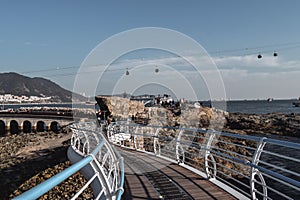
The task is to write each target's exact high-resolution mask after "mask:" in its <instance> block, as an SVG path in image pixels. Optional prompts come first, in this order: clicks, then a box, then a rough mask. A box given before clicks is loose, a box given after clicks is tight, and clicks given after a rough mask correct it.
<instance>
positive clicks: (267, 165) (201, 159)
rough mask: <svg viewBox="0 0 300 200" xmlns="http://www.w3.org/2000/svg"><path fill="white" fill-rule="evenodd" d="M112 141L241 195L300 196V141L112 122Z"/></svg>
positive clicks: (258, 196)
mask: <svg viewBox="0 0 300 200" xmlns="http://www.w3.org/2000/svg"><path fill="white" fill-rule="evenodd" d="M107 136H108V138H109V140H110V141H111V142H112V143H114V144H116V145H120V146H122V147H125V148H131V149H135V150H137V151H143V152H152V153H153V154H154V155H156V156H159V157H162V158H165V159H168V160H170V161H172V162H176V163H178V164H179V165H181V166H182V167H185V168H187V169H189V170H191V171H194V172H196V173H198V174H199V175H201V176H203V177H205V178H207V179H208V180H210V181H211V182H213V183H214V184H216V185H218V186H220V187H222V188H223V189H224V190H226V191H228V192H229V193H231V194H233V195H234V196H236V197H237V198H238V199H299V198H300V182H299V181H300V165H299V163H300V153H299V149H300V144H299V143H293V142H288V141H281V140H275V139H270V138H266V137H257V136H250V135H239V134H232V133H226V132H217V131H212V130H204V129H191V128H180V127H159V126H142V125H138V124H130V122H129V121H127V122H118V123H115V124H110V125H109V126H108V128H107Z"/></svg>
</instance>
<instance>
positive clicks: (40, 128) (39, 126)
mask: <svg viewBox="0 0 300 200" xmlns="http://www.w3.org/2000/svg"><path fill="white" fill-rule="evenodd" d="M46 130H47V126H46V123H45V122H44V121H37V123H36V132H45V131H46Z"/></svg>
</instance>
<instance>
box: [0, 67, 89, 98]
mask: <svg viewBox="0 0 300 200" xmlns="http://www.w3.org/2000/svg"><path fill="white" fill-rule="evenodd" d="M0 94H12V95H17V96H22V95H25V96H39V97H43V96H47V97H52V99H53V101H55V102H71V101H72V92H70V91H68V90H66V89H64V88H62V87H60V86H59V85H57V84H56V83H54V82H52V81H50V80H48V79H45V78H37V77H35V78H30V77H27V76H23V75H20V74H17V73H14V72H9V73H0ZM76 100H78V101H86V98H85V97H83V96H81V95H78V94H76Z"/></svg>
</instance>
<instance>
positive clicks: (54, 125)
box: [49, 121, 60, 133]
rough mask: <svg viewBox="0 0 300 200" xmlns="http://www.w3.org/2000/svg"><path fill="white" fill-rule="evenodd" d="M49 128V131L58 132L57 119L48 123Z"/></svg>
mask: <svg viewBox="0 0 300 200" xmlns="http://www.w3.org/2000/svg"><path fill="white" fill-rule="evenodd" d="M49 129H50V131H53V132H54V133H58V132H59V130H60V125H59V123H58V122H57V121H53V122H51V123H50V126H49Z"/></svg>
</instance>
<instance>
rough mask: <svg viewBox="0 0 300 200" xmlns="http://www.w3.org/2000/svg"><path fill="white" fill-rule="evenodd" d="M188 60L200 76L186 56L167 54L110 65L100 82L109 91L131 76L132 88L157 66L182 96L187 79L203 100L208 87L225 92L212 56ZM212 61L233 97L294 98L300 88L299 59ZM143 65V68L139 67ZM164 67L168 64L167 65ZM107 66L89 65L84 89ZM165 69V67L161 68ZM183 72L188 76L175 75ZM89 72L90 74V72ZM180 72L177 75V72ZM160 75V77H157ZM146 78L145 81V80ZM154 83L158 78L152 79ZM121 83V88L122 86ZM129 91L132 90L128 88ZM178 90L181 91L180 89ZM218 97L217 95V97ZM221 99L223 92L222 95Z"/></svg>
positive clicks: (254, 57)
mask: <svg viewBox="0 0 300 200" xmlns="http://www.w3.org/2000/svg"><path fill="white" fill-rule="evenodd" d="M186 58H188V60H192V61H193V63H196V64H198V65H199V66H201V68H200V69H201V71H200V72H201V75H200V76H199V74H197V73H196V70H195V69H194V68H193V67H192V66H191V65H190V64H189V63H188V62H186V61H185V60H184V59H182V58H180V57H167V58H158V59H126V60H120V61H119V62H115V63H113V65H112V66H110V68H109V70H111V71H110V72H107V74H106V75H105V77H104V78H103V79H102V82H101V83H100V87H102V88H103V89H102V90H101V91H105V90H106V91H108V93H109V92H111V90H109V89H108V87H109V86H112V85H114V84H116V81H118V80H121V79H124V80H125V79H126V78H128V77H129V78H131V79H132V80H131V82H130V83H129V82H128V86H130V88H131V89H130V90H132V88H135V87H136V88H137V87H139V86H136V85H134V84H133V83H132V81H136V83H140V84H147V83H146V82H145V81H146V80H147V81H148V82H149V80H150V79H146V78H149V77H150V76H152V75H154V76H155V73H154V69H155V68H156V66H158V68H159V69H160V71H159V76H160V77H161V78H163V79H165V80H162V84H164V86H166V82H168V83H169V84H170V88H172V90H173V91H175V90H176V89H175V88H180V89H181V90H182V91H181V92H180V94H179V96H180V98H182V96H189V97H190V96H191V95H190V94H191V91H189V89H188V87H186V86H184V85H183V83H184V82H186V81H187V80H188V81H189V82H190V84H192V86H193V89H194V90H196V93H197V92H198V93H201V94H203V95H202V98H203V99H207V98H209V92H210V91H209V88H211V89H212V90H214V91H217V93H220V94H222V86H221V85H220V84H216V81H215V80H216V77H217V78H218V73H217V71H216V69H215V68H213V67H212V66H211V65H212V64H213V62H212V61H211V60H210V58H209V57H198V56H192V55H191V56H187V57H186ZM212 60H213V61H214V62H215V63H216V65H217V66H218V69H219V71H220V73H221V75H222V79H223V81H224V85H225V89H226V96H227V98H230V99H257V98H268V97H273V98H294V97H298V96H299V95H300V94H299V91H300V79H299V77H300V61H299V60H288V61H287V60H285V59H284V58H280V57H272V56H264V57H263V58H262V59H257V57H256V56H254V55H246V56H227V57H213V58H212ZM141 66H143V67H142V68H143V70H142V71H139V70H138V68H139V67H141ZM164 66H166V67H165V68H164ZM104 68H105V66H103V65H101V64H100V65H94V66H87V67H86V68H85V70H83V71H84V72H85V73H86V76H85V77H86V80H87V83H86V85H85V86H83V89H84V88H88V85H89V84H90V83H89V80H90V79H89V78H90V77H91V76H97V72H100V71H101V70H102V71H103V70H104ZM126 68H129V71H130V75H129V76H128V77H126V76H124V74H125V71H126ZM162 69H163V70H162ZM178 73H179V74H181V75H182V76H184V77H185V79H181V78H180V77H176V76H177V75H178ZM89 74H90V75H89ZM176 74H177V75H176ZM156 78H157V77H156ZM124 80H123V82H122V84H121V85H118V92H124V90H126V87H127V85H126V82H124ZM143 81H144V82H143ZM153 81H154V82H158V80H156V79H155V77H154V79H153ZM121 86H122V87H121ZM127 91H129V90H127ZM177 93H179V92H178V91H177ZM216 98H218V97H216ZM219 98H222V95H221V96H220V97H219Z"/></svg>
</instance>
